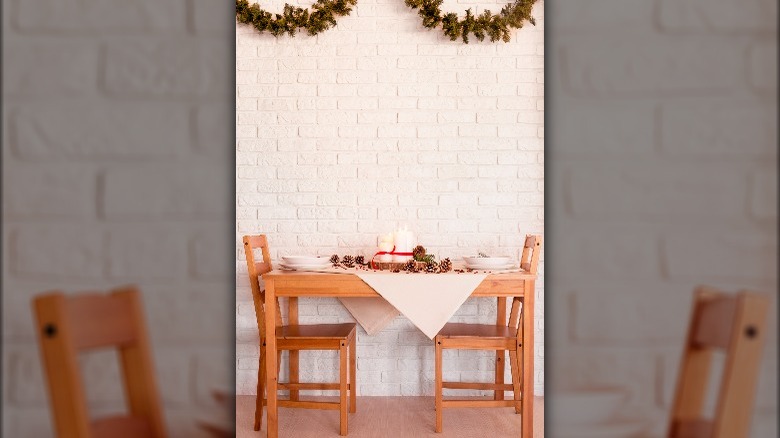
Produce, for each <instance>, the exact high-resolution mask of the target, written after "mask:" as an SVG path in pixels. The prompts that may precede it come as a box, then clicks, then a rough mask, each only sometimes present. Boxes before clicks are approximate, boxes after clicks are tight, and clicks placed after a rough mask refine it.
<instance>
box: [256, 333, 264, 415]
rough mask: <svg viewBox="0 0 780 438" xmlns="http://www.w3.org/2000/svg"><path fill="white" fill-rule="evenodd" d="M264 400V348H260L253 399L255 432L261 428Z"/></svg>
mask: <svg viewBox="0 0 780 438" xmlns="http://www.w3.org/2000/svg"><path fill="white" fill-rule="evenodd" d="M264 398H265V348H263V347H262V346H261V347H260V368H259V369H258V370H257V398H256V399H255V430H260V429H261V428H262V427H263V399H264Z"/></svg>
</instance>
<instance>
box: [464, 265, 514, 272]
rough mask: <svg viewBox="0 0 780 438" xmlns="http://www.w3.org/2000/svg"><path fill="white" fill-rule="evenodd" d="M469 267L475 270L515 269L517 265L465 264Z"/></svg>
mask: <svg viewBox="0 0 780 438" xmlns="http://www.w3.org/2000/svg"><path fill="white" fill-rule="evenodd" d="M466 267H467V268H469V269H474V270H476V271H506V270H509V269H517V265H515V264H513V263H510V264H508V265H504V266H472V265H466Z"/></svg>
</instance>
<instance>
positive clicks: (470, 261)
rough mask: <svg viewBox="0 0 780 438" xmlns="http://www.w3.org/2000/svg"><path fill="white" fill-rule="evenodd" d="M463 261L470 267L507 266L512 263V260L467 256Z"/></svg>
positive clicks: (509, 258)
mask: <svg viewBox="0 0 780 438" xmlns="http://www.w3.org/2000/svg"><path fill="white" fill-rule="evenodd" d="M463 261H464V262H465V263H466V264H467V265H469V266H480V267H483V266H506V265H507V264H509V263H511V262H512V258H511V257H478V256H465V257H463Z"/></svg>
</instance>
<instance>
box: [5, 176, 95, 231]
mask: <svg viewBox="0 0 780 438" xmlns="http://www.w3.org/2000/svg"><path fill="white" fill-rule="evenodd" d="M96 180H97V177H96V175H95V174H94V172H92V171H91V170H89V169H88V168H85V167H83V166H73V165H64V166H63V165H62V164H60V165H57V166H51V165H35V166H30V165H27V164H21V165H15V166H13V167H11V166H9V167H7V168H6V169H5V178H4V182H5V183H6V184H8V185H9V186H12V187H25V190H24V192H22V191H21V190H13V191H8V192H7V193H6V195H5V199H4V205H5V214H6V215H7V217H8V218H17V219H28V220H29V219H35V218H38V219H40V218H49V219H60V220H61V219H85V218H90V217H94V215H95V206H94V205H95V199H96V197H97V192H96Z"/></svg>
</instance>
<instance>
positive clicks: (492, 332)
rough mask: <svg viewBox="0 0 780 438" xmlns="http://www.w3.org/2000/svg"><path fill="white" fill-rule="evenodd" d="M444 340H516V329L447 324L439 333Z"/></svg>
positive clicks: (499, 326)
mask: <svg viewBox="0 0 780 438" xmlns="http://www.w3.org/2000/svg"><path fill="white" fill-rule="evenodd" d="M438 336H441V337H444V338H485V339H517V329H516V328H510V327H507V326H503V325H494V324H463V323H447V324H445V325H444V327H443V328H442V329H441V331H439V335H438Z"/></svg>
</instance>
